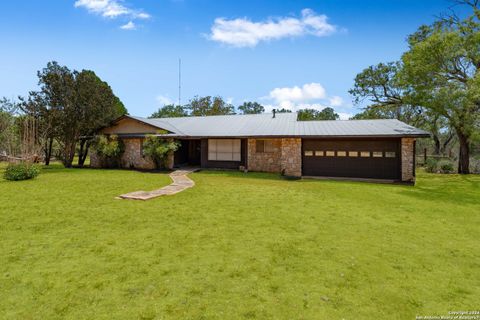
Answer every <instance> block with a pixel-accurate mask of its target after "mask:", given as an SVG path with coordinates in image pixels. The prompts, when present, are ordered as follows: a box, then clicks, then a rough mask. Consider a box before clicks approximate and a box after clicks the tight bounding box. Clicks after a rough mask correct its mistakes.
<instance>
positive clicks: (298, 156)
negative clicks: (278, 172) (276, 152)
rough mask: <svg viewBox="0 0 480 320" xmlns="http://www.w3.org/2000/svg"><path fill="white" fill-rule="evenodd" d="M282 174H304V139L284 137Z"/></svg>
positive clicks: (294, 175) (299, 175) (296, 175)
mask: <svg viewBox="0 0 480 320" xmlns="http://www.w3.org/2000/svg"><path fill="white" fill-rule="evenodd" d="M280 162H281V165H282V174H284V175H286V176H292V177H301V176H302V139H300V138H285V139H282V157H281V160H280Z"/></svg>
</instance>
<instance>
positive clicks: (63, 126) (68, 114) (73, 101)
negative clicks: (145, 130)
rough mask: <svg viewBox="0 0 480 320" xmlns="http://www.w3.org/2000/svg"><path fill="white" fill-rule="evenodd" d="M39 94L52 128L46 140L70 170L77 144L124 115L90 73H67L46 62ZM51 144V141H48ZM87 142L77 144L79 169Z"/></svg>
mask: <svg viewBox="0 0 480 320" xmlns="http://www.w3.org/2000/svg"><path fill="white" fill-rule="evenodd" d="M38 78H39V85H40V92H39V93H38V94H39V95H41V97H42V99H43V101H44V107H43V109H44V110H43V111H41V112H40V114H44V115H45V116H44V117H45V119H46V121H47V122H48V123H50V125H53V127H54V128H55V129H54V131H53V132H52V134H51V135H50V136H53V137H55V139H56V140H57V141H58V142H59V144H60V146H61V158H62V162H63V164H64V166H65V167H71V166H72V162H73V158H74V155H75V151H76V146H77V141H79V140H80V138H81V137H88V136H91V135H93V134H94V133H95V130H96V129H98V128H99V127H102V126H104V125H107V124H108V123H109V122H110V121H112V120H113V119H115V118H117V117H119V116H121V115H122V114H125V113H126V109H125V107H124V106H123V104H122V103H121V101H120V100H119V99H118V97H116V96H115V95H114V94H113V92H112V90H111V88H110V86H108V84H107V83H106V82H104V81H102V80H101V79H100V78H98V77H97V76H96V75H95V73H94V72H93V71H89V70H82V71H81V72H78V71H71V70H70V69H68V68H67V67H65V66H60V65H59V64H58V63H57V62H49V63H48V64H47V67H46V68H44V69H43V70H42V71H39V72H38ZM50 141H51V140H50ZM89 141H90V140H88V139H85V138H82V139H81V141H80V151H79V165H83V163H84V161H85V158H86V155H87V153H88V147H89V143H90V142H89Z"/></svg>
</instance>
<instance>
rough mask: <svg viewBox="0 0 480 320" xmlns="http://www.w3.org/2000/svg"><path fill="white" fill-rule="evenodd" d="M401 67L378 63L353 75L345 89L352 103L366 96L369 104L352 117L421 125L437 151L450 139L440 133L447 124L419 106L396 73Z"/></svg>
mask: <svg viewBox="0 0 480 320" xmlns="http://www.w3.org/2000/svg"><path fill="white" fill-rule="evenodd" d="M423 32H424V30H423V29H422V33H423ZM402 67H403V65H402V63H400V62H389V63H386V64H384V63H380V64H378V65H375V66H370V67H368V68H366V69H364V70H363V71H362V72H361V73H359V74H358V75H357V76H356V77H355V84H354V87H353V89H351V90H350V91H349V92H350V94H352V96H353V97H354V103H355V104H361V103H363V102H364V101H365V100H368V101H369V102H371V103H372V104H371V105H368V106H367V107H366V108H364V111H363V112H362V113H359V114H357V115H355V116H354V117H353V118H352V119H357V120H358V119H397V120H400V121H403V122H406V123H408V124H411V125H413V126H416V127H421V128H423V129H425V130H427V131H429V132H430V133H431V134H432V137H433V140H434V143H435V150H434V153H435V154H440V152H441V150H442V148H441V145H442V144H443V145H444V148H443V149H445V147H446V145H447V144H448V143H450V141H451V140H452V139H451V135H447V136H445V135H444V134H442V132H445V131H448V126H446V123H445V121H444V118H443V117H442V116H440V115H439V114H436V113H434V112H432V111H430V110H428V109H426V108H424V107H422V106H421V102H420V101H418V99H416V98H415V96H414V94H413V89H412V88H410V87H409V86H406V85H405V84H404V83H402V81H401V79H400V76H399V73H400V72H401V70H402ZM443 136H445V137H444V140H443V142H442V139H443V138H442V137H443Z"/></svg>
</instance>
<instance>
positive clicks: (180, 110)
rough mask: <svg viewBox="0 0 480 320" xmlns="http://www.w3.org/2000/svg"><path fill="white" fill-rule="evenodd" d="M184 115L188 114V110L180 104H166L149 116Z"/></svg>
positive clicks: (168, 116)
mask: <svg viewBox="0 0 480 320" xmlns="http://www.w3.org/2000/svg"><path fill="white" fill-rule="evenodd" d="M186 116H188V112H187V110H186V109H185V107H183V106H180V105H173V104H167V105H165V106H163V107H161V108H160V109H158V110H157V111H155V112H154V113H152V115H151V116H150V117H149V118H175V117H186Z"/></svg>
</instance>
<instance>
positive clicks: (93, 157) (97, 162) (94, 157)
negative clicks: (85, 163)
mask: <svg viewBox="0 0 480 320" xmlns="http://www.w3.org/2000/svg"><path fill="white" fill-rule="evenodd" d="M90 167H91V168H101V167H102V162H101V159H100V157H99V156H98V154H97V153H96V152H95V151H93V150H92V149H90Z"/></svg>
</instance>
